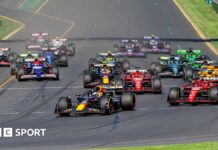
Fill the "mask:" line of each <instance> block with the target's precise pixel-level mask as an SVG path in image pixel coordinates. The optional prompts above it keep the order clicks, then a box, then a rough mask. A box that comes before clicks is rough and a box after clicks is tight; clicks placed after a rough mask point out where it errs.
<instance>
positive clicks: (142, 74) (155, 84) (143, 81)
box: [120, 69, 162, 93]
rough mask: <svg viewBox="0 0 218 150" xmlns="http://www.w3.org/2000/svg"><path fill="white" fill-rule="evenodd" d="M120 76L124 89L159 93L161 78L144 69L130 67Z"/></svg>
mask: <svg viewBox="0 0 218 150" xmlns="http://www.w3.org/2000/svg"><path fill="white" fill-rule="evenodd" d="M120 78H121V79H122V81H123V85H124V91H128V92H135V93H144V92H152V93H161V92H162V86H161V80H160V78H158V77H155V76H154V75H152V74H150V73H149V72H148V71H147V70H145V69H131V70H127V71H126V73H125V74H122V75H121V76H120Z"/></svg>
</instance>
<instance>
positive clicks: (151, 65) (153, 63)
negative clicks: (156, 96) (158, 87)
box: [149, 62, 157, 74]
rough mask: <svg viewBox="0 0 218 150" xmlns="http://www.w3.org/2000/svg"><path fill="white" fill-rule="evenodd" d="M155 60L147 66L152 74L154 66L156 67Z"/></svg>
mask: <svg viewBox="0 0 218 150" xmlns="http://www.w3.org/2000/svg"><path fill="white" fill-rule="evenodd" d="M156 64H157V63H156V62H152V63H151V64H150V67H149V71H150V72H151V73H152V74H155V68H156Z"/></svg>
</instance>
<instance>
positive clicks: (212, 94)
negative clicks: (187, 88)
mask: <svg viewBox="0 0 218 150" xmlns="http://www.w3.org/2000/svg"><path fill="white" fill-rule="evenodd" d="M217 94H218V86H214V87H211V88H210V90H209V98H210V100H211V102H212V103H213V104H218V95H217Z"/></svg>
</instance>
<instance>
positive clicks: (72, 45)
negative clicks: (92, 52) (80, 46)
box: [66, 42, 76, 56]
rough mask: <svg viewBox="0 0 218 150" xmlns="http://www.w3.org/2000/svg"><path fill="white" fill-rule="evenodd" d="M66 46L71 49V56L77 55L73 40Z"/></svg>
mask: <svg viewBox="0 0 218 150" xmlns="http://www.w3.org/2000/svg"><path fill="white" fill-rule="evenodd" d="M66 48H67V50H68V51H71V56H74V55H75V53H76V48H75V44H74V43H73V42H69V43H67V45H66Z"/></svg>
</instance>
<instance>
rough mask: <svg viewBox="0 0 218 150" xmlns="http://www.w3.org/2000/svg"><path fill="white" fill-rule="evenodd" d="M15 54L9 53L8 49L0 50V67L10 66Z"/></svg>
mask: <svg viewBox="0 0 218 150" xmlns="http://www.w3.org/2000/svg"><path fill="white" fill-rule="evenodd" d="M16 57H17V54H16V53H14V52H11V50H10V48H0V66H10V65H11V62H12V61H14V60H15V59H16Z"/></svg>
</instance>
